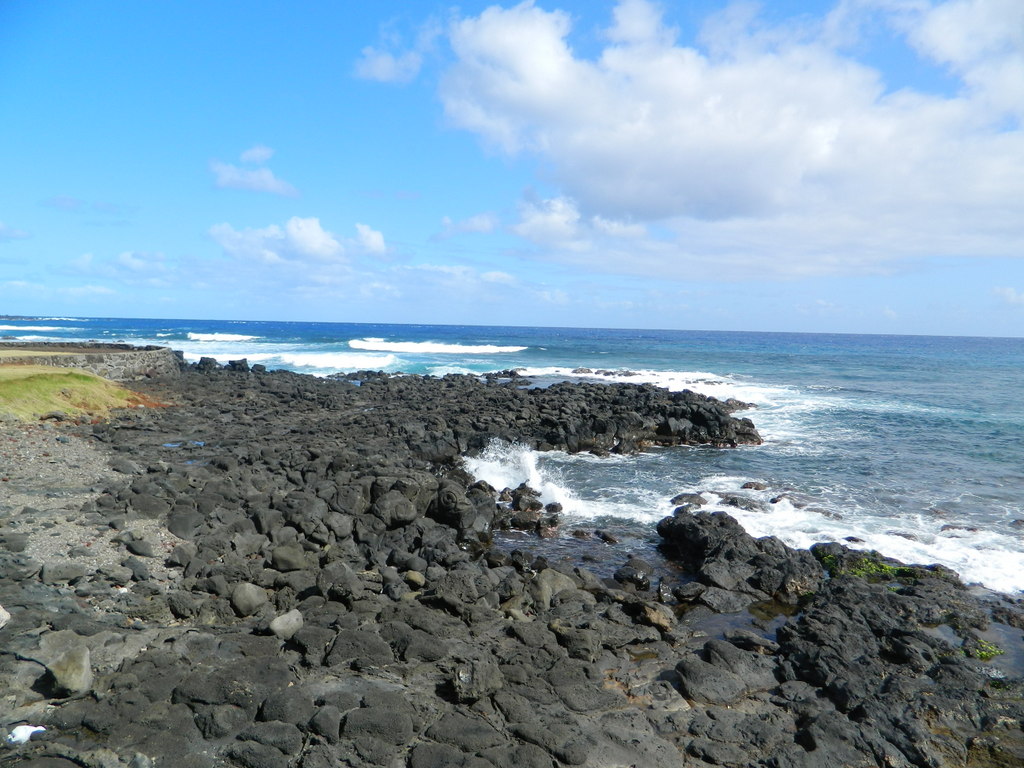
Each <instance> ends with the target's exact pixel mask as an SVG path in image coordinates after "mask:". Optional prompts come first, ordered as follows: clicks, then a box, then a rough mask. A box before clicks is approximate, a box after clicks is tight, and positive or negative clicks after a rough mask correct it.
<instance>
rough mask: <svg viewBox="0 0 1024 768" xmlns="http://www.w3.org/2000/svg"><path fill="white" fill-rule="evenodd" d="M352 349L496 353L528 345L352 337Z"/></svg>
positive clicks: (469, 353) (417, 352)
mask: <svg viewBox="0 0 1024 768" xmlns="http://www.w3.org/2000/svg"><path fill="white" fill-rule="evenodd" d="M348 345H349V346H350V347H352V349H364V350H367V351H371V352H405V353H411V354H421V355H431V354H434V355H437V354H444V355H496V354H500V353H503V352H522V351H523V350H524V349H526V347H501V346H497V345H495V344H444V343H442V342H439V341H385V340H384V339H378V338H366V339H352V340H351V341H350V342H349V343H348Z"/></svg>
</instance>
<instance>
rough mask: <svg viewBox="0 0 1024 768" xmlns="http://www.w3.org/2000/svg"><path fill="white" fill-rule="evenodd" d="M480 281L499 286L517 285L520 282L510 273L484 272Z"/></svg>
mask: <svg viewBox="0 0 1024 768" xmlns="http://www.w3.org/2000/svg"><path fill="white" fill-rule="evenodd" d="M480 279H481V280H483V281H484V282H485V283H495V284H498V285H515V284H516V283H517V282H519V281H518V280H516V279H515V277H513V276H512V275H510V274H509V273H508V272H499V271H494V272H482V273H481V274H480Z"/></svg>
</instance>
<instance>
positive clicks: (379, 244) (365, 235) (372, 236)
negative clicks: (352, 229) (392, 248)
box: [356, 224, 388, 253]
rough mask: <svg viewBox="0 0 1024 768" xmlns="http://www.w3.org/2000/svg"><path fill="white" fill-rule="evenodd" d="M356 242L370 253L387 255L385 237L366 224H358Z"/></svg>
mask: <svg viewBox="0 0 1024 768" xmlns="http://www.w3.org/2000/svg"><path fill="white" fill-rule="evenodd" d="M356 241H357V242H358V243H359V245H360V246H361V247H362V249H363V250H365V251H367V252H368V253H386V252H387V250H388V248H387V245H385V244H384V235H383V234H381V233H380V232H378V231H377V230H375V229H371V228H370V227H368V226H367V225H366V224H356Z"/></svg>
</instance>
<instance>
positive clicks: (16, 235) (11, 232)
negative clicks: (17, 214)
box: [0, 221, 28, 243]
mask: <svg viewBox="0 0 1024 768" xmlns="http://www.w3.org/2000/svg"><path fill="white" fill-rule="evenodd" d="M25 237H28V232H26V231H25V230H23V229H15V228H14V227H9V226H7V225H6V224H4V223H3V222H2V221H0V243H2V242H3V241H4V240H21V239H22V238H25Z"/></svg>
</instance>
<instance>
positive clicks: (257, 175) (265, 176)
mask: <svg viewBox="0 0 1024 768" xmlns="http://www.w3.org/2000/svg"><path fill="white" fill-rule="evenodd" d="M210 170H211V171H213V179H214V182H213V183H214V184H216V185H217V187H219V188H221V189H245V190H249V191H251V192H270V193H272V194H275V195H284V196H285V197H295V196H296V195H298V190H297V189H295V187H293V186H292V185H291V184H289V183H288V182H287V181H284V180H283V179H279V178H277V176H275V175H274V172H273V171H271V170H270V169H269V168H239V167H238V166H237V165H231V164H230V163H223V162H221V161H220V160H212V161H211V162H210Z"/></svg>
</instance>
